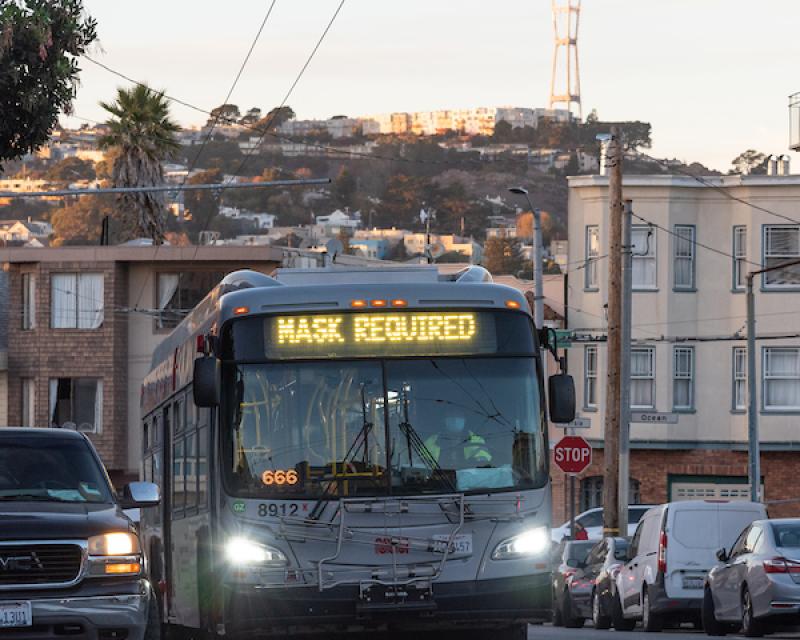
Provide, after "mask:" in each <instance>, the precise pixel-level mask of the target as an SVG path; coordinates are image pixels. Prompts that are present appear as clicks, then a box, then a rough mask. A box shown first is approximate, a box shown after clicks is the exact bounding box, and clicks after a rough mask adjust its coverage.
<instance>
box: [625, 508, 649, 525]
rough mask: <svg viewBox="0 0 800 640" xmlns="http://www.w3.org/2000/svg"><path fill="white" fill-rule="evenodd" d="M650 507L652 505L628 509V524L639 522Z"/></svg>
mask: <svg viewBox="0 0 800 640" xmlns="http://www.w3.org/2000/svg"><path fill="white" fill-rule="evenodd" d="M649 508H650V507H645V508H642V509H633V508H629V509H628V524H636V523H637V522H639V520H641V519H642V516H643V515H644V514H645V513H647V510H648V509H649Z"/></svg>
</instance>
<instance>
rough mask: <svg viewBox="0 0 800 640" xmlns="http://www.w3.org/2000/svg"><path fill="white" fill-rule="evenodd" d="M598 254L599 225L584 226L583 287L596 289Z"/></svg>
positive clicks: (597, 284) (597, 283)
mask: <svg viewBox="0 0 800 640" xmlns="http://www.w3.org/2000/svg"><path fill="white" fill-rule="evenodd" d="M599 256H600V227H598V226H597V225H591V226H587V227H586V273H585V274H584V288H586V289H589V290H592V291H593V290H597V288H598V286H599V280H598V277H597V259H598V257H599Z"/></svg>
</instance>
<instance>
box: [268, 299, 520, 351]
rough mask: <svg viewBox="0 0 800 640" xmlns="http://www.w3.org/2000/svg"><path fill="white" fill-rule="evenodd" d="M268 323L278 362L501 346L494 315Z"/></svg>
mask: <svg viewBox="0 0 800 640" xmlns="http://www.w3.org/2000/svg"><path fill="white" fill-rule="evenodd" d="M264 322H265V327H264V346H265V350H266V352H267V356H268V357H271V358H279V359H283V358H301V357H315V356H320V357H342V356H356V357H373V356H382V355H387V356H392V355H411V356H414V355H439V354H441V355H450V354H453V355H457V354H465V355H466V354H473V353H476V354H480V353H493V352H495V351H496V350H497V343H498V336H497V333H498V330H497V323H496V319H495V315H494V314H493V313H491V312H489V313H487V312H479V311H453V312H450V311H447V312H443V311H442V312H414V311H392V312H367V313H365V312H353V313H341V314H318V315H316V314H314V315H310V314H309V315H292V316H273V317H269V318H267V319H265V321H264ZM524 348H525V350H527V349H528V348H529V347H528V344H527V343H526V344H525V345H524Z"/></svg>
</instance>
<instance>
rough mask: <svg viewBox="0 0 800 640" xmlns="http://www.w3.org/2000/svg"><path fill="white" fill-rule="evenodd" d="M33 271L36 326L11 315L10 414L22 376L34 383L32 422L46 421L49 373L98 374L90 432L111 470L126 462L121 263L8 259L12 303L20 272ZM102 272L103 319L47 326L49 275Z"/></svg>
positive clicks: (18, 293)
mask: <svg viewBox="0 0 800 640" xmlns="http://www.w3.org/2000/svg"><path fill="white" fill-rule="evenodd" d="M23 272H32V273H35V274H36V328H35V329H33V330H27V331H26V330H23V329H22V318H21V313H16V314H12V316H11V317H10V318H9V327H8V329H9V340H8V342H9V348H8V374H9V375H8V414H9V415H8V418H9V423H10V424H21V420H22V416H21V412H22V383H21V379H22V378H31V379H33V381H34V384H35V394H36V399H35V402H36V405H35V419H36V426H49V425H50V415H49V414H50V407H49V385H50V380H51V379H52V378H98V379H100V380H102V382H103V411H102V431H101V433H98V434H90V438H91V439H92V441H93V442H94V444H95V446H96V447H97V450H98V452H99V453H100V455H101V457H102V458H103V462H104V463H105V464H106V466H107V467H108V468H109V470H110V471H111V472H114V471H115V470H118V469H124V468H125V466H126V447H127V438H126V429H127V396H126V394H127V316H126V314H124V313H119V312H118V311H117V310H119V309H120V308H121V307H123V306H124V304H125V300H126V286H127V274H126V270H125V267H124V265H123V266H116V265H115V264H114V263H113V262H108V263H103V262H86V263H82V262H61V263H59V262H52V263H51V262H48V263H38V264H29V265H25V264H12V265H10V274H9V275H10V282H9V284H10V305H9V308H10V309H17V310H21V309H22V273H23ZM76 272H77V273H80V272H84V273H102V274H103V277H104V307H105V309H104V320H103V324H102V326H101V327H100V328H99V329H93V330H87V329H52V328H51V327H50V279H51V275H52V274H54V273H76Z"/></svg>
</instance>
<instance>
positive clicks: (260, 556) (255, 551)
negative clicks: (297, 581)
mask: <svg viewBox="0 0 800 640" xmlns="http://www.w3.org/2000/svg"><path fill="white" fill-rule="evenodd" d="M225 557H226V558H227V559H228V562H229V563H231V564H233V565H237V566H245V565H262V566H278V567H283V566H285V565H287V564H289V561H288V560H287V559H286V556H285V555H284V554H283V552H282V551H280V550H278V549H276V548H274V547H270V546H268V545H265V544H260V543H258V542H253V541H252V540H248V539H247V538H238V537H237V538H230V539H229V540H228V543H227V544H226V545H225Z"/></svg>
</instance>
